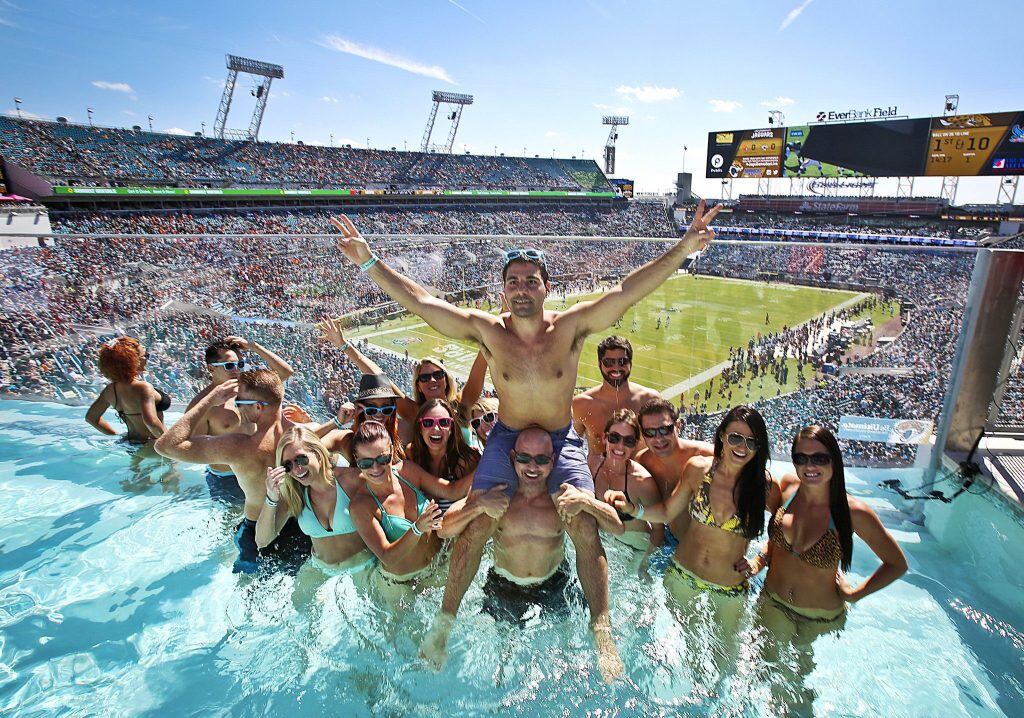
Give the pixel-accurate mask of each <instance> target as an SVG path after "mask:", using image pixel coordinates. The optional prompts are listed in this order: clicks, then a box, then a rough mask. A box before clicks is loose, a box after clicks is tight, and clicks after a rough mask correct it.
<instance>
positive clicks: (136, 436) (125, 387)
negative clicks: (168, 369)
mask: <svg viewBox="0 0 1024 718" xmlns="http://www.w3.org/2000/svg"><path fill="white" fill-rule="evenodd" d="M148 357H149V353H148V352H147V351H146V350H145V349H144V348H143V347H142V345H141V344H139V341H138V340H137V339H133V338H131V337H118V338H117V339H111V340H110V341H109V342H107V343H106V344H104V345H103V346H101V347H100V352H99V365H100V373H102V374H103V376H105V377H106V378H107V379H109V380H110V384H107V386H105V387H104V388H103V391H101V392H100V395H99V396H98V397H96V401H94V402H93V403H92V406H90V407H89V411H88V412H86V414H85V420H86V421H87V422H89V424H90V425H92V426H94V427H96V428H97V429H98V430H99V431H101V432H103V433H104V434H107V435H109V436H117V431H116V430H115V429H114V427H112V426H111V425H110V424H109V423H107V421H106V420H105V419H104V418H103V414H104V413H105V412H106V411H107V409H108V408H110V407H114V411H115V412H117V416H118V418H119V419H121V422H122V423H123V424H124V425H125V426H126V427H127V428H128V433H127V434H126V435H125V438H126V439H127V440H128V441H131V442H133V443H137V444H144V443H146V442H148V441H152V440H153V439H155V438H157V437H158V436H160V435H161V434H163V433H164V431H165V430H166V429H165V428H164V412H165V411H167V410H168V409H170V408H171V397H169V396H168V395H167V394H165V393H164V392H162V391H160V390H159V389H156V388H154V387H153V385H152V384H150V383H149V382H147V381H143V380H142V379H141V378H140V377H141V376H142V373H143V372H144V371H145V370H146V359H147V358H148Z"/></svg>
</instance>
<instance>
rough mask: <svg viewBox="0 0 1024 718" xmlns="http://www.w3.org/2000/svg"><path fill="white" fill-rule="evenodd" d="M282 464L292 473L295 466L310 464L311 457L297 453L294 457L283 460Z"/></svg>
mask: <svg viewBox="0 0 1024 718" xmlns="http://www.w3.org/2000/svg"><path fill="white" fill-rule="evenodd" d="M281 466H282V467H284V470H285V471H287V472H288V473H289V474H290V473H292V468H293V467H295V466H309V457H308V456H306V455H305V454H296V455H295V458H294V459H285V460H284V461H282V462H281Z"/></svg>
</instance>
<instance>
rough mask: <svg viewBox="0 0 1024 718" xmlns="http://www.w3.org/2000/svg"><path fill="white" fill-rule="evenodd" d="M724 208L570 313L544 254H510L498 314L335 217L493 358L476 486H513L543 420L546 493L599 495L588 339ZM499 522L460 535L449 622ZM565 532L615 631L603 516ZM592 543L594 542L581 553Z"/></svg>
mask: <svg viewBox="0 0 1024 718" xmlns="http://www.w3.org/2000/svg"><path fill="white" fill-rule="evenodd" d="M720 209H721V207H715V208H714V209H712V210H710V211H708V212H705V205H704V202H703V201H701V203H700V205H699V206H698V208H697V210H696V212H695V213H694V218H693V222H692V223H691V225H690V228H689V230H688V231H687V232H686V235H685V236H684V237H683V238H682V239H681V240H680V241H679V242H677V243H676V244H675V245H674V246H673V247H672V248H671V249H669V250H668V251H667V252H665V253H664V254H663V255H662V256H661V257H659V258H657V259H655V260H653V261H651V262H648V263H647V264H645V265H644V266H642V267H640V268H638V269H635V270H634V271H633V272H631V273H630V274H629V275H628V276H627V277H626V278H625V279H624V280H623V281H622V283H621V284H620V285H618V286H617V287H614V288H612V289H610V290H609V291H606V292H604V293H603V294H602V295H601V296H600V297H599V298H598V299H596V300H593V301H586V302H579V303H577V304H575V305H573V306H572V307H569V308H568V309H566V310H565V311H552V310H546V309H545V308H544V300H545V299H547V296H548V293H549V292H550V289H551V283H550V281H549V276H548V268H547V264H546V261H545V257H544V253H543V252H541V251H539V250H536V249H513V250H509V251H508V252H506V253H505V264H504V267H503V269H502V275H501V277H502V282H503V286H504V298H505V301H506V303H507V306H508V310H509V311H507V312H504V313H502V314H500V315H498V316H494V315H492V314H488V313H486V312H482V311H480V310H477V309H473V308H463V307H457V306H455V305H453V304H450V303H448V302H445V301H444V300H442V299H438V298H437V297H435V296H433V295H432V294H430V292H428V291H427V290H426V289H424V288H423V287H421V286H420V285H418V284H417V283H416V282H414V281H413V280H411V279H409V278H408V277H406V276H403V275H402V274H399V273H398V272H397V271H395V270H394V269H392V268H391V267H389V266H387V264H385V263H384V262H382V261H381V260H380V258H379V257H377V256H376V255H374V254H373V253H372V252H371V251H370V247H369V245H368V244H367V243H366V240H365V239H363V237H362V236H361V235H360V234H359V231H358V230H357V229H356V227H355V225H354V224H352V221H351V220H350V219H349V218H348V217H345V216H344V215H342V216H341V217H339V218H336V219H332V223H333V224H334V226H335V227H336V228H337V229H338V230H339V231H340V232H341V237H339V238H338V246H339V248H340V249H341V251H342V252H343V253H344V254H345V256H346V257H347V258H348V259H349V260H350V261H352V262H353V263H354V264H356V265H357V266H358V267H359V268H360V270H362V271H363V272H365V273H366V274H367V276H368V277H369V278H370V279H371V280H373V281H374V282H375V283H376V284H377V285H378V286H380V288H381V289H383V290H384V291H385V292H387V293H388V294H389V295H390V296H391V298H392V299H394V300H395V301H397V302H398V303H399V304H401V305H402V306H403V307H405V309H407V310H408V311H410V312H412V313H413V314H416V315H417V316H419V317H421V318H422V319H423V320H424V321H425V322H426V323H427V324H429V325H430V326H431V327H433V328H434V329H436V330H437V331H439V332H440V333H442V334H444V335H445V336H448V337H451V338H452V339H463V340H470V341H473V342H475V343H477V344H478V345H479V346H480V348H481V351H482V352H483V354H484V357H485V358H486V359H487V363H488V365H489V367H490V372H491V380H492V381H493V383H494V387H495V389H496V390H497V393H498V395H499V396H500V397H501V404H500V406H499V409H498V421H497V423H496V424H495V425H494V428H493V429H492V430H491V433H490V435H489V436H488V438H487V446H486V449H485V451H484V455H483V458H482V459H481V461H480V464H479V466H477V470H476V474H475V476H474V481H473V488H474V489H475V490H484V491H486V490H488V489H490V488H492V487H494V486H496V485H498V484H505V485H506V486H507V487H508V491H509V492H510V493H512V492H514V491H515V486H516V483H517V478H516V473H515V470H514V469H513V467H512V461H511V459H509V453H508V452H509V449H511V448H513V446H514V444H515V440H516V437H517V435H518V432H519V431H521V430H523V429H525V428H526V427H528V426H531V425H538V426H540V427H541V428H543V429H545V430H546V431H548V432H549V433H550V435H551V439H552V444H553V448H554V452H553V457H554V465H553V468H552V471H551V474H550V476H549V479H548V493H550V494H553V493H555V492H557V491H558V490H559V489H560V487H561V485H562V484H563V483H565V484H569V485H571V486H574V487H576V488H578V489H581V490H586V491H590V492H591V493H593V490H594V483H593V478H592V477H591V476H590V470H589V468H588V467H587V455H586V450H585V449H584V447H583V440H582V439H581V438H580V437H579V436H578V435H577V434H576V432H575V431H574V430H573V427H572V408H571V407H572V396H573V392H574V390H575V388H576V376H577V372H578V369H579V360H580V353H581V352H582V350H583V343H584V341H585V340H586V338H587V337H588V336H589V335H591V334H593V333H594V332H599V331H601V330H603V329H607V328H608V327H610V326H611V325H612V324H614V323H615V320H616V319H618V318H619V317H620V316H622V314H623V313H624V312H625V311H626V310H627V309H629V308H630V307H632V306H633V305H634V304H636V303H637V302H639V301H640V300H641V299H643V298H644V297H646V296H647V295H649V294H650V293H651V292H653V291H654V290H655V289H657V288H658V287H659V286H661V284H662V283H664V282H665V280H666V279H668V278H669V277H670V276H672V275H673V274H674V273H675V272H676V271H678V269H679V267H680V266H681V265H682V263H683V261H684V260H685V259H686V257H688V256H689V255H690V254H692V253H693V252H695V251H697V250H699V249H702V248H703V247H705V246H706V245H707V244H708V242H710V241H711V239H712V238H713V237H714V232H713V231H712V230H710V229H709V227H708V225H709V223H710V222H711V220H712V219H714V217H715V215H716V214H718V212H719V210H720ZM495 525H496V522H495V521H494V519H492V518H491V517H489V516H480V517H478V518H477V519H475V520H474V521H473V523H472V524H470V525H469V526H468V527H467V528H466V530H465V531H463V532H462V534H461V535H460V536H459V539H458V540H457V541H456V544H455V547H454V549H453V551H452V556H451V564H450V569H449V574H448V582H447V584H446V586H445V595H444V600H443V601H442V604H441V612H442V614H445V617H446V620H454V616H455V614H456V612H457V611H458V609H459V605H460V604H461V603H462V598H463V596H464V595H465V593H466V590H467V589H468V587H469V584H470V582H471V581H472V579H473V576H474V575H475V574H476V571H477V569H478V568H479V566H480V557H481V555H482V553H483V548H484V544H485V543H486V542H487V539H488V537H489V536H490V535H491V534H492V533H493V531H494V529H495ZM566 531H567V533H568V534H569V536H570V538H571V539H572V540H573V543H574V544H575V545H576V547H577V552H576V566H577V571H578V572H579V575H580V579H581V581H582V583H583V586H584V592H585V593H586V597H587V603H588V604H589V606H590V613H591V616H590V618H591V627H592V628H593V630H594V631H595V633H596V632H597V631H605V630H610V629H611V623H610V619H609V617H608V591H607V587H608V563H607V561H606V559H605V557H604V551H603V549H602V548H601V543H600V540H595V541H591V540H590V539H591V537H596V536H597V522H596V521H595V520H594V518H593V517H592V516H590V515H584V514H582V513H581V514H577V515H576V516H575V517H573V519H572V520H571V521H570V522H569V523H568V524H567V525H566ZM591 547H596V548H595V550H593V551H584V550H581V548H588V549H589V548H591ZM606 677H608V678H613V677H614V676H606Z"/></svg>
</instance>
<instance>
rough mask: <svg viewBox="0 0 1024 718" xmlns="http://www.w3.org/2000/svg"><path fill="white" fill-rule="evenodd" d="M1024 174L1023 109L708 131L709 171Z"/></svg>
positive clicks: (738, 175) (744, 174)
mask: <svg viewBox="0 0 1024 718" xmlns="http://www.w3.org/2000/svg"><path fill="white" fill-rule="evenodd" d="M1020 174H1024V112H993V113H989V114H984V115H953V116H949V117H924V118H918V119H913V120H888V121H871V122H846V123H840V124H822V125H796V126H793V127H770V128H767V129H757V130H731V131H726V132H709V133H708V160H707V170H706V176H707V177H708V178H720V179H728V178H733V179H742V178H748V177H755V178H761V177H767V178H772V177H865V176H870V177H912V176H913V177H925V176H970V177H975V176H999V175H1020Z"/></svg>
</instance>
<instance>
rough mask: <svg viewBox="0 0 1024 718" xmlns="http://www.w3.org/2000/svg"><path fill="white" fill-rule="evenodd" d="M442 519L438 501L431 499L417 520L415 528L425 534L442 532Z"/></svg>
mask: <svg viewBox="0 0 1024 718" xmlns="http://www.w3.org/2000/svg"><path fill="white" fill-rule="evenodd" d="M441 519H442V517H441V507H440V506H438V505H437V502H436V501H434V500H433V499H431V500H430V501H428V502H427V505H426V506H424V507H423V513H421V514H420V515H419V516H418V517H417V518H416V521H415V526H416V528H417V529H419V530H420V531H421V532H423V533H427V532H428V531H440V530H441Z"/></svg>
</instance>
